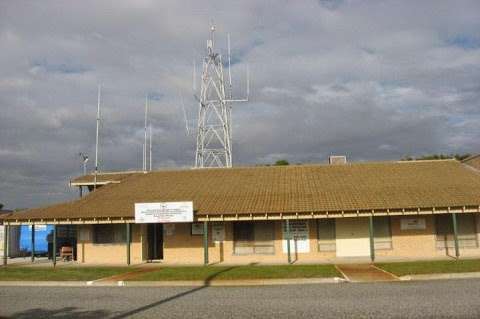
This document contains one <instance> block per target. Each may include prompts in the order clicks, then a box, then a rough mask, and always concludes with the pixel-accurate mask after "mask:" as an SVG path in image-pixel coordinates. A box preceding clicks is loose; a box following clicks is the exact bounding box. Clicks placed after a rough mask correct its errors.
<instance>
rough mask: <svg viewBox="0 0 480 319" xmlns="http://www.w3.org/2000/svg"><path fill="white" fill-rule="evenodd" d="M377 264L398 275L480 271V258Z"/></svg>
mask: <svg viewBox="0 0 480 319" xmlns="http://www.w3.org/2000/svg"><path fill="white" fill-rule="evenodd" d="M375 265H376V266H377V267H379V268H382V269H384V270H386V271H388V272H391V273H393V274H395V275H397V276H405V275H421V274H442V273H462V272H479V271H480V259H460V260H434V261H412V262H392V263H378V264H375Z"/></svg>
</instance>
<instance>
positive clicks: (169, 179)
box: [8, 160, 480, 219]
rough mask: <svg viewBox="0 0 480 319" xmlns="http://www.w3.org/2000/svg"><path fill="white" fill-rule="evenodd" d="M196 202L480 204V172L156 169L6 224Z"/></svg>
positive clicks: (218, 210)
mask: <svg viewBox="0 0 480 319" xmlns="http://www.w3.org/2000/svg"><path fill="white" fill-rule="evenodd" d="M165 201H193V204H194V210H195V211H196V214H197V215H205V214H209V215H215V214H237V213H238V214H245V213H247V214H249V213H251V214H264V213H292V212H299V213H302V212H314V213H317V212H318V213H321V212H327V211H330V212H334V211H343V210H344V211H355V210H372V209H376V210H380V209H402V208H405V209H410V208H415V209H416V208H431V207H462V206H476V207H478V206H479V205H480V174H479V173H478V172H476V171H475V170H472V169H469V168H467V167H466V166H465V165H463V164H461V163H460V162H457V161H454V160H444V161H418V162H416V161H411V162H410V161H409V162H380V163H358V164H345V165H331V166H330V165H297V166H272V167H243V168H241V167H240V168H229V169H196V170H178V171H155V172H149V173H147V174H136V175H132V176H130V177H129V178H128V179H125V180H123V182H122V183H118V184H109V185H106V186H103V187H102V188H100V189H98V190H96V191H95V192H93V193H91V194H89V195H87V196H85V197H83V198H81V199H78V200H75V201H72V202H68V203H62V204H57V205H53V206H50V207H44V208H37V209H30V210H27V211H24V212H22V213H14V214H12V215H11V216H9V217H8V218H9V219H40V218H44V219H46V218H57V219H60V218H93V217H97V218H105V217H112V218H115V217H132V216H134V204H135V203H141V202H165Z"/></svg>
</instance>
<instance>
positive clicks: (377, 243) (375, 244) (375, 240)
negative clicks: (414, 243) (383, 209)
mask: <svg viewBox="0 0 480 319" xmlns="http://www.w3.org/2000/svg"><path fill="white" fill-rule="evenodd" d="M381 218H385V219H386V220H387V229H388V237H381V238H377V236H376V234H377V232H376V231H375V219H377V221H378V220H380V219H381ZM385 238H388V240H386V239H385ZM383 244H387V245H388V246H387V247H378V246H380V245H383ZM373 247H374V249H375V250H393V239H392V218H391V217H390V216H374V217H373Z"/></svg>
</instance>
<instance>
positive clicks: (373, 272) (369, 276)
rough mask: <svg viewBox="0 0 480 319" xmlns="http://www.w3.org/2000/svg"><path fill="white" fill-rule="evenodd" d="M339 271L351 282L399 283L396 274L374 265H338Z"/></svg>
mask: <svg viewBox="0 0 480 319" xmlns="http://www.w3.org/2000/svg"><path fill="white" fill-rule="evenodd" d="M336 267H337V269H338V271H340V273H342V275H343V276H344V277H345V279H347V280H348V281H351V282H372V281H397V280H400V279H399V278H398V277H397V276H395V275H394V274H391V273H389V272H387V271H385V270H383V269H380V268H378V267H376V266H375V265H372V264H343V265H336Z"/></svg>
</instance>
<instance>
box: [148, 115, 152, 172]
mask: <svg viewBox="0 0 480 319" xmlns="http://www.w3.org/2000/svg"><path fill="white" fill-rule="evenodd" d="M148 128H149V130H150V161H149V163H150V171H152V124H150V125H149V127H148Z"/></svg>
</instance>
